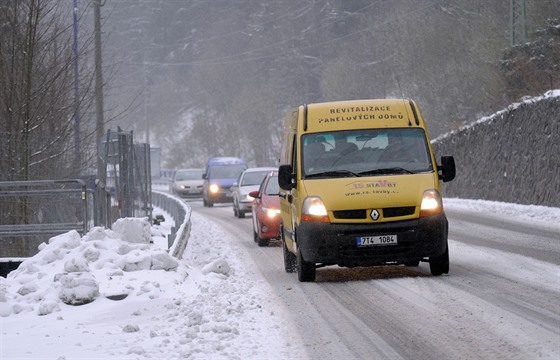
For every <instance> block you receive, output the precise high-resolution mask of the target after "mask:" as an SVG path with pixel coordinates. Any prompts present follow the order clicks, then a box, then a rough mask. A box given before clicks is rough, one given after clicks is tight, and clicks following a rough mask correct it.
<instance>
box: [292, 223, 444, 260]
mask: <svg viewBox="0 0 560 360" xmlns="http://www.w3.org/2000/svg"><path fill="white" fill-rule="evenodd" d="M447 229H448V223H447V218H446V217H445V214H442V215H436V216H430V217H425V218H420V219H415V220H405V221H398V222H388V223H378V224H330V223H315V222H301V223H300V224H299V226H298V227H297V229H296V242H297V246H298V247H299V248H300V250H301V253H302V256H303V259H304V260H305V261H306V262H310V263H322V264H325V265H334V264H338V265H339V266H344V267H354V266H373V265H383V264H405V263H408V262H414V261H418V260H421V259H423V258H425V257H430V256H438V255H441V254H443V253H444V252H445V250H446V249H447V231H448V230H447ZM381 235H396V236H397V244H393V245H375V246H366V247H358V245H357V238H358V237H364V236H381Z"/></svg>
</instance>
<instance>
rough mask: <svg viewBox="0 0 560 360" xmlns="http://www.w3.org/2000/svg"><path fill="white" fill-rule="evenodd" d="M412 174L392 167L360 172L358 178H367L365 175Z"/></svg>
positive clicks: (400, 168)
mask: <svg viewBox="0 0 560 360" xmlns="http://www.w3.org/2000/svg"><path fill="white" fill-rule="evenodd" d="M403 173H404V174H414V172H412V171H410V170H407V169H404V168H402V167H392V168H382V169H375V170H368V171H362V172H360V173H359V174H358V176H367V175H378V174H383V175H387V174H403Z"/></svg>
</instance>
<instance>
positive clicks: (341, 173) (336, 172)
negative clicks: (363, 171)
mask: <svg viewBox="0 0 560 360" xmlns="http://www.w3.org/2000/svg"><path fill="white" fill-rule="evenodd" d="M323 176H331V177H360V175H358V174H356V173H355V172H352V171H350V170H332V171H324V172H320V173H316V174H309V175H306V176H305V177H306V178H308V179H309V178H316V177H323Z"/></svg>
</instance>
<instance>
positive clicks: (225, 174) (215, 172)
mask: <svg viewBox="0 0 560 360" xmlns="http://www.w3.org/2000/svg"><path fill="white" fill-rule="evenodd" d="M243 170H245V166H244V165H235V164H230V165H215V166H212V167H211V170H210V175H209V176H210V178H212V179H237V177H238V176H239V174H241V173H242V172H243Z"/></svg>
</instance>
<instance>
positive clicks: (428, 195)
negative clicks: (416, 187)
mask: <svg viewBox="0 0 560 360" xmlns="http://www.w3.org/2000/svg"><path fill="white" fill-rule="evenodd" d="M440 214H443V203H442V201H441V195H440V194H439V192H438V191H437V190H426V191H424V196H423V197H422V204H421V205H420V217H426V216H433V215H440Z"/></svg>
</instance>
